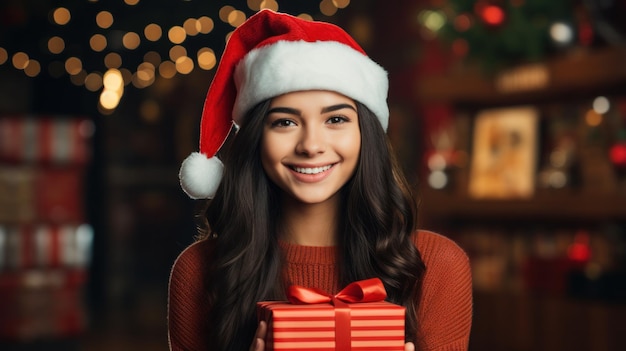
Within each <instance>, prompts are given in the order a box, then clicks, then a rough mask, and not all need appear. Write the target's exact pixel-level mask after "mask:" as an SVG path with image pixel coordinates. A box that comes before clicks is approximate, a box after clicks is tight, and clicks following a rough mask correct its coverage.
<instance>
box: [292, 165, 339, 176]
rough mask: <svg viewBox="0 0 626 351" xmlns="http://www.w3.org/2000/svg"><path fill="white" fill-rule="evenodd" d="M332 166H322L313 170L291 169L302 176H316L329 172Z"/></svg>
mask: <svg viewBox="0 0 626 351" xmlns="http://www.w3.org/2000/svg"><path fill="white" fill-rule="evenodd" d="M331 167H332V165H328V166H324V167H314V168H301V167H292V168H293V170H294V171H296V172H298V173H303V174H318V173H322V172H325V171H327V170H329V169H330V168H331Z"/></svg>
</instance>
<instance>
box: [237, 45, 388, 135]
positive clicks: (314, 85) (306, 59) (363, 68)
mask: <svg viewBox="0 0 626 351" xmlns="http://www.w3.org/2000/svg"><path fill="white" fill-rule="evenodd" d="M235 84H236V85H237V100H236V101H235V107H234V110H233V118H234V120H235V121H236V122H240V121H241V118H242V117H243V116H244V114H245V113H246V112H247V111H248V110H249V109H250V108H252V107H253V106H254V105H256V104H258V103H259V102H261V101H264V100H266V99H269V98H272V97H275V96H279V95H282V94H285V93H289V92H293V91H303V90H331V91H335V92H338V93H340V94H343V95H345V96H347V97H349V98H351V99H354V100H356V101H358V102H360V103H362V104H364V105H365V106H367V107H368V108H369V109H370V110H371V111H372V112H373V113H374V114H375V115H376V116H377V117H378V120H379V121H380V124H381V125H382V126H383V129H385V130H387V125H388V119H389V108H388V106H387V90H388V85H389V83H388V79H387V72H386V71H385V70H384V69H383V68H382V67H381V66H380V65H378V64H377V63H376V62H374V61H372V60H371V59H370V58H369V57H367V56H366V55H364V54H362V53H361V52H358V51H356V50H354V49H353V48H351V47H350V46H348V45H345V44H342V43H339V42H336V41H316V42H306V41H301V40H300V41H278V42H276V43H274V44H271V45H267V46H263V47H260V48H258V49H254V50H251V51H250V52H249V53H248V54H246V56H245V57H244V58H243V59H242V60H241V62H240V63H239V64H238V65H237V68H236V70H235Z"/></svg>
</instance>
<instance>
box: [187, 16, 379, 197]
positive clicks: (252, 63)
mask: <svg viewBox="0 0 626 351" xmlns="http://www.w3.org/2000/svg"><path fill="white" fill-rule="evenodd" d="M387 88H388V80H387V72H386V71H385V70H384V69H383V68H382V67H381V66H379V65H378V64H377V63H375V62H374V61H372V60H371V59H370V58H369V57H368V56H367V55H366V54H365V51H364V50H363V49H362V48H361V47H360V46H359V45H358V44H357V43H356V42H355V41H354V39H352V37H350V35H348V34H347V33H346V32H345V31H344V30H342V29H341V28H339V27H338V26H336V25H333V24H330V23H325V22H317V21H308V20H304V19H300V18H298V17H294V16H291V15H287V14H283V13H277V12H274V11H271V10H262V11H260V12H258V13H257V14H255V15H253V16H251V17H250V18H249V19H248V20H247V21H246V22H244V23H243V24H242V25H241V26H239V27H238V28H237V29H235V31H233V33H232V35H231V37H230V39H229V40H228V43H227V44H226V48H225V50H224V54H223V55H222V59H221V61H220V64H219V66H218V68H217V71H216V73H215V77H214V78H213V82H212V83H211V86H210V87H209V91H208V93H207V97H206V100H205V102H204V109H203V112H202V120H201V122H200V152H194V153H192V154H191V155H190V156H188V157H187V158H186V159H185V161H183V164H182V166H181V169H180V173H179V177H180V182H181V186H182V188H183V190H184V191H185V192H186V193H187V195H189V197H191V198H193V199H202V198H205V199H210V198H213V196H214V194H215V192H216V190H217V187H218V186H219V183H220V181H221V178H222V172H223V167H224V166H223V164H222V162H221V161H220V160H219V159H218V158H217V156H216V154H217V152H218V151H219V149H220V148H221V147H222V145H223V144H224V142H225V141H226V138H227V137H228V135H229V134H230V131H231V128H233V126H236V125H237V124H239V123H240V122H241V120H242V118H243V116H244V115H245V114H246V113H247V112H248V110H250V109H251V108H252V107H254V106H255V105H256V104H258V103H260V102H262V101H264V100H266V99H269V98H272V97H275V96H279V95H282V94H285V93H289V92H293V91H303V90H330V91H335V92H338V93H340V94H343V95H345V96H347V97H349V98H351V99H354V100H356V101H359V102H360V103H362V104H364V105H365V106H367V107H368V108H369V109H370V110H371V111H372V112H373V113H374V114H375V115H376V116H377V117H378V120H379V121H380V123H381V125H382V127H383V128H384V129H385V130H386V129H387V121H388V118H389V108H388V107H387Z"/></svg>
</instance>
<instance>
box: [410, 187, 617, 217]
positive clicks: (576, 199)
mask: <svg viewBox="0 0 626 351" xmlns="http://www.w3.org/2000/svg"><path fill="white" fill-rule="evenodd" d="M420 197H421V200H422V201H421V203H422V205H421V206H420V211H421V214H420V215H421V216H423V217H424V218H426V219H427V220H428V221H433V220H437V221H438V220H441V219H449V220H454V219H473V220H489V221H499V220H531V219H533V220H534V219H537V220H539V219H541V220H549V221H564V220H567V221H575V222H580V221H604V220H626V195H624V194H616V193H613V194H597V193H576V192H565V191H564V192H559V191H556V190H555V191H553V192H545V193H538V194H537V195H535V196H534V197H533V198H531V199H512V200H496V199H472V198H469V197H467V196H460V195H457V194H453V193H450V192H446V191H436V190H431V189H425V190H423V191H422V192H421V193H420Z"/></svg>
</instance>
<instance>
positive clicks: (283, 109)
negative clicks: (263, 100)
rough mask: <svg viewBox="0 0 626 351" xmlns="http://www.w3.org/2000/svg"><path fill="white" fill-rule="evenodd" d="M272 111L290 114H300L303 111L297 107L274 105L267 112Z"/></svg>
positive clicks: (270, 112)
mask: <svg viewBox="0 0 626 351" xmlns="http://www.w3.org/2000/svg"><path fill="white" fill-rule="evenodd" d="M272 113H287V114H290V115H297V116H300V115H301V112H300V110H298V109H296V108H291V107H280V106H279V107H274V108H271V109H270V110H269V111H267V114H268V115H269V114H272Z"/></svg>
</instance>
